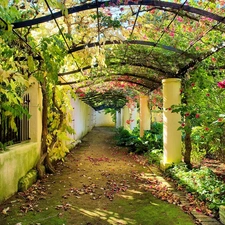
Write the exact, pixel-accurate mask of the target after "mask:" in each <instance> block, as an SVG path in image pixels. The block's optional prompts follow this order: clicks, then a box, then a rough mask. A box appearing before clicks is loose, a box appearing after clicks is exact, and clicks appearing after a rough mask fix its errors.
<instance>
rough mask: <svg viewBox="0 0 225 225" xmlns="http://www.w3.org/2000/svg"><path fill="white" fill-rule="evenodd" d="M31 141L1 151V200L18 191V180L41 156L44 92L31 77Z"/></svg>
mask: <svg viewBox="0 0 225 225" xmlns="http://www.w3.org/2000/svg"><path fill="white" fill-rule="evenodd" d="M29 81H30V84H31V86H30V88H29V89H28V90H27V92H28V93H29V95H30V106H29V110H30V114H31V118H30V122H29V125H30V130H29V132H30V133H29V136H30V141H26V142H24V143H20V144H16V145H12V146H9V147H8V148H7V151H4V152H0V202H2V201H4V200H5V199H7V198H9V197H10V196H12V195H13V194H14V193H16V192H17V191H18V181H19V180H20V178H21V177H23V176H24V175H26V173H27V172H28V171H29V170H31V169H32V168H34V167H35V166H36V164H37V161H38V160H39V158H40V148H41V129H42V119H41V114H42V112H41V109H40V108H41V105H42V94H41V89H40V87H39V85H38V82H37V81H36V80H35V79H34V78H32V77H31V78H30V80H29Z"/></svg>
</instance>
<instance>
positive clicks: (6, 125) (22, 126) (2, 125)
mask: <svg viewBox="0 0 225 225" xmlns="http://www.w3.org/2000/svg"><path fill="white" fill-rule="evenodd" d="M29 103H30V99H29V94H26V95H25V96H24V98H23V107H24V108H26V109H27V110H28V112H29ZM15 123H16V127H17V131H16V132H15V131H14V130H13V129H12V128H10V121H9V119H3V114H2V113H1V112H0V142H1V143H2V144H6V143H8V144H7V145H11V144H15V143H20V142H22V141H26V140H29V139H30V138H29V117H28V116H27V115H23V116H22V118H19V117H17V118H15Z"/></svg>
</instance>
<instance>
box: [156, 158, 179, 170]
mask: <svg viewBox="0 0 225 225" xmlns="http://www.w3.org/2000/svg"><path fill="white" fill-rule="evenodd" d="M180 163H182V162H181V161H179V162H176V163H174V162H164V161H163V160H161V161H160V169H161V170H162V171H165V170H166V169H168V168H169V167H171V166H172V165H176V164H180Z"/></svg>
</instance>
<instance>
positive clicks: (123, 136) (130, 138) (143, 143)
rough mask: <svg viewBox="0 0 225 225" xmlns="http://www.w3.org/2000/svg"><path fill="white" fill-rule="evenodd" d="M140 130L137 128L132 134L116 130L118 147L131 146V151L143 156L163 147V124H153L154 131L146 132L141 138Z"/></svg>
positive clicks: (123, 130)
mask: <svg viewBox="0 0 225 225" xmlns="http://www.w3.org/2000/svg"><path fill="white" fill-rule="evenodd" d="M139 134H140V130H139V128H135V129H134V130H133V131H132V132H129V131H128V130H125V129H124V128H123V127H120V128H118V129H117V130H116V136H115V138H116V141H117V145H124V146H129V147H130V151H132V152H135V153H137V154H143V153H146V152H148V151H151V150H154V149H162V147H163V126H162V123H157V122H154V123H152V129H151V130H147V131H145V132H144V136H143V137H142V138H141V137H139Z"/></svg>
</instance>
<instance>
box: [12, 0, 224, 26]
mask: <svg viewBox="0 0 225 225" xmlns="http://www.w3.org/2000/svg"><path fill="white" fill-rule="evenodd" d="M109 3H115V4H116V3H117V0H112V1H102V2H97V3H96V2H95V3H88V4H84V5H79V6H75V7H71V8H68V14H73V13H77V12H80V11H85V10H90V9H95V8H98V7H101V5H102V4H109ZM140 4H141V5H148V6H156V7H157V6H158V7H162V10H163V7H166V8H171V9H176V10H179V9H180V7H181V6H182V4H178V3H172V2H164V1H155V0H141V1H139V2H138V4H137V3H134V2H131V1H130V2H128V4H127V5H140ZM120 5H125V4H124V2H122V3H121V4H120ZM125 6H126V5H125ZM105 7H107V6H105ZM182 10H183V11H186V12H190V13H194V14H198V15H201V16H205V17H208V18H210V19H213V20H216V21H218V22H220V23H225V20H224V17H222V16H219V15H217V14H214V13H211V12H208V11H205V10H203V9H198V8H195V7H191V6H189V5H184V6H183V7H182ZM62 16H63V12H62V11H59V12H56V13H53V14H52V15H47V16H43V17H39V18H35V19H32V20H26V21H22V22H14V23H12V25H13V29H18V28H22V27H27V26H33V25H36V24H40V23H44V22H48V21H50V20H53V19H56V18H59V17H62Z"/></svg>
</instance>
